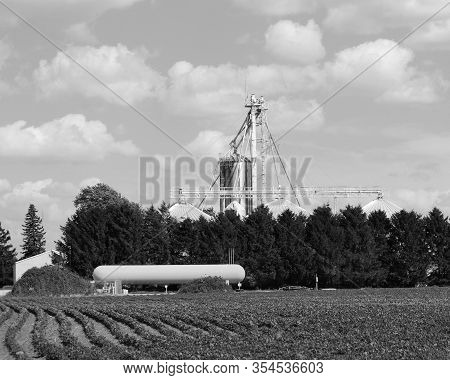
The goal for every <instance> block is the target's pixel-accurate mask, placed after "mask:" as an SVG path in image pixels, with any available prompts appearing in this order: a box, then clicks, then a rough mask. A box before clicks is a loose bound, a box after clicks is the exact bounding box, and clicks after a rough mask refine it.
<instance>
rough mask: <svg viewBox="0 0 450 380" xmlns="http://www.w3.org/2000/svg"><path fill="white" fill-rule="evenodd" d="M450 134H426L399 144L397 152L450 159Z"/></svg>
mask: <svg viewBox="0 0 450 380" xmlns="http://www.w3.org/2000/svg"><path fill="white" fill-rule="evenodd" d="M449 146H450V134H441V135H438V134H426V135H422V136H418V137H417V138H414V139H408V140H407V141H405V142H403V143H401V144H398V145H397V149H396V152H397V153H403V154H410V155H414V156H422V157H424V156H425V157H427V156H428V157H430V156H431V157H444V158H447V157H448V152H449V148H448V147H449Z"/></svg>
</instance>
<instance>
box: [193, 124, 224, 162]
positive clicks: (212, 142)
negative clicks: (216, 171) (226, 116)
mask: <svg viewBox="0 0 450 380" xmlns="http://www.w3.org/2000/svg"><path fill="white" fill-rule="evenodd" d="M232 138H233V137H232V136H226V135H225V134H224V133H223V132H221V131H213V130H206V131H201V132H200V133H199V134H198V136H197V137H196V138H195V139H194V140H193V141H191V142H190V143H189V144H188V145H187V149H189V151H191V152H193V153H194V154H196V155H199V156H211V157H217V155H218V154H219V153H221V154H224V153H226V152H227V151H228V149H229V148H230V147H229V145H228V144H229V142H230V141H231V140H232Z"/></svg>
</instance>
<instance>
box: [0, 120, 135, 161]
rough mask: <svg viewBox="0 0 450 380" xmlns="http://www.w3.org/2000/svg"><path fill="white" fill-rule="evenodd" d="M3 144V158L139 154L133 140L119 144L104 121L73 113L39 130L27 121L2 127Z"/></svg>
mask: <svg viewBox="0 0 450 380" xmlns="http://www.w3.org/2000/svg"><path fill="white" fill-rule="evenodd" d="M0 141H2V144H0V156H9V157H36V158H58V159H60V160H75V161H92V160H100V159H103V158H104V157H105V156H106V155H108V154H111V153H116V154H122V155H126V156H131V155H136V154H137V153H138V148H137V147H136V146H135V145H134V144H133V143H132V142H131V141H129V140H127V141H116V140H115V139H114V137H113V136H112V135H111V134H109V133H108V129H107V127H106V126H105V125H104V124H103V123H102V122H101V121H96V120H92V121H89V120H86V118H85V116H83V115H73V114H69V115H67V116H64V117H62V118H61V119H55V120H52V121H50V122H47V123H44V124H42V125H40V126H37V127H35V126H27V123H26V122H25V121H17V122H15V123H13V124H10V125H6V126H4V127H0Z"/></svg>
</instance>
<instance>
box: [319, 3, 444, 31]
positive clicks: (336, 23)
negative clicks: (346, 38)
mask: <svg viewBox="0 0 450 380" xmlns="http://www.w3.org/2000/svg"><path fill="white" fill-rule="evenodd" d="M323 4H324V5H326V3H325V2H323ZM444 4H445V3H443V2H442V1H441V0H427V1H411V0H397V1H390V0H365V1H360V2H358V3H356V2H354V1H351V0H341V1H339V3H338V4H337V5H334V6H328V7H326V8H327V14H326V17H325V19H324V22H323V25H324V26H325V27H326V28H328V29H330V30H333V31H334V32H337V33H351V34H354V33H356V34H363V35H368V34H380V33H382V32H384V31H386V30H389V29H398V28H409V29H412V28H413V27H415V26H417V25H418V24H419V23H420V22H422V21H424V20H425V19H426V18H427V17H429V16H431V15H432V14H433V13H435V12H436V11H437V10H438V9H439V8H441V7H442V6H443V5H444ZM449 15H450V12H449V10H448V9H447V10H446V11H444V12H442V13H441V14H440V15H438V16H436V18H437V19H444V18H448V17H449Z"/></svg>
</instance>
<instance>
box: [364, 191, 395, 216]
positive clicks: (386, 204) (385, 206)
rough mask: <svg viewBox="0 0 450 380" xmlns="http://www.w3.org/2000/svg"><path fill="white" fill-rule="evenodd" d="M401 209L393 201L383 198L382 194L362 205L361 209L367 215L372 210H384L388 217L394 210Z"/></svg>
mask: <svg viewBox="0 0 450 380" xmlns="http://www.w3.org/2000/svg"><path fill="white" fill-rule="evenodd" d="M401 209H402V208H401V207H399V206H397V205H396V204H395V203H392V202H390V201H388V200H386V199H384V198H383V197H382V196H379V197H378V198H377V199H375V200H374V201H372V202H370V203H368V204H366V205H365V206H364V207H363V211H364V212H365V213H366V214H367V215H370V214H371V213H372V212H374V211H384V212H385V213H386V216H387V217H388V218H390V217H391V216H392V215H394V214H395V213H396V212H399V211H400V210H401Z"/></svg>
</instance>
